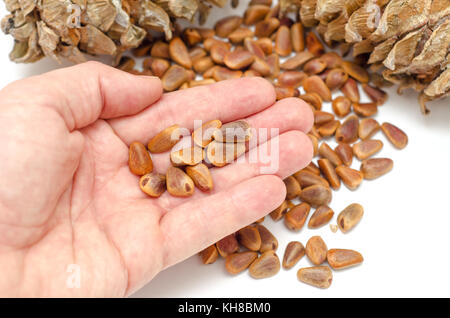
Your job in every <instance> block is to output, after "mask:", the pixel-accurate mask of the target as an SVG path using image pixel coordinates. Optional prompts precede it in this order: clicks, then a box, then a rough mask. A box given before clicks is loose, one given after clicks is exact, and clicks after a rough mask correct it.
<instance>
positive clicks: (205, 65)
mask: <svg viewBox="0 0 450 318" xmlns="http://www.w3.org/2000/svg"><path fill="white" fill-rule="evenodd" d="M192 65H193V67H194V70H195V71H196V72H197V73H200V74H203V73H204V72H206V71H207V70H209V69H210V68H211V67H213V66H214V62H213V60H212V59H211V58H210V57H209V56H205V57H201V58H198V59H196V60H195V61H194V62H193V64H192Z"/></svg>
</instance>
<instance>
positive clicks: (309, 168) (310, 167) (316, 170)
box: [303, 161, 320, 176]
mask: <svg viewBox="0 0 450 318" xmlns="http://www.w3.org/2000/svg"><path fill="white" fill-rule="evenodd" d="M303 170H304V171H309V172H311V173H314V174H316V175H318V176H320V169H319V167H317V165H316V164H315V163H314V162H312V161H311V162H310V163H309V165H307V166H306V167H305V168H303Z"/></svg>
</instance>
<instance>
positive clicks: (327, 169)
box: [317, 159, 341, 190]
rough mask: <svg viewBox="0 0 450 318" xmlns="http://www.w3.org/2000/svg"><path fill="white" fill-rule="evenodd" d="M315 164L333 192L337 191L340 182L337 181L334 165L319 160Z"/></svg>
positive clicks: (326, 160) (324, 160) (327, 161)
mask: <svg viewBox="0 0 450 318" xmlns="http://www.w3.org/2000/svg"><path fill="white" fill-rule="evenodd" d="M317 163H318V164H319V167H320V170H321V171H322V173H323V175H324V176H325V178H327V180H328V182H329V184H330V185H331V187H332V188H333V189H334V190H338V189H339V188H340V187H341V181H340V180H339V177H338V175H337V173H336V170H335V168H334V165H333V164H332V163H331V162H330V160H328V159H319V160H318V161H317Z"/></svg>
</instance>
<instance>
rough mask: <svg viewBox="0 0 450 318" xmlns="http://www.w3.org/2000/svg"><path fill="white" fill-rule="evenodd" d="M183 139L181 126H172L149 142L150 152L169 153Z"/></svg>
mask: <svg viewBox="0 0 450 318" xmlns="http://www.w3.org/2000/svg"><path fill="white" fill-rule="evenodd" d="M180 139H181V131H180V126H178V125H172V126H170V127H167V128H166V129H164V130H162V131H161V132H159V133H158V134H157V135H156V136H155V137H153V138H152V139H150V141H149V142H148V145H147V147H148V150H149V151H150V152H151V153H162V152H166V151H169V150H170V149H172V147H173V146H175V145H176V144H177V142H178V141H179V140H180Z"/></svg>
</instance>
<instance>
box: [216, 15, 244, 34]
mask: <svg viewBox="0 0 450 318" xmlns="http://www.w3.org/2000/svg"><path fill="white" fill-rule="evenodd" d="M242 20H243V19H242V18H241V17H238V16H230V17H226V18H223V19H221V20H219V21H217V23H216V25H215V26H214V30H215V31H216V35H217V36H218V37H220V38H226V37H227V36H228V35H229V34H230V33H231V32H233V31H234V30H236V29H237V28H238V27H239V26H240V25H241V24H242Z"/></svg>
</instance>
